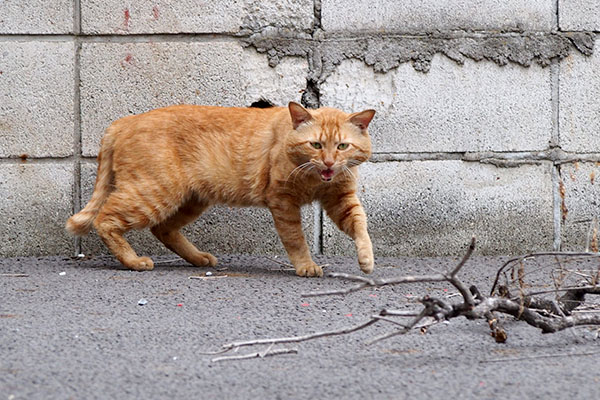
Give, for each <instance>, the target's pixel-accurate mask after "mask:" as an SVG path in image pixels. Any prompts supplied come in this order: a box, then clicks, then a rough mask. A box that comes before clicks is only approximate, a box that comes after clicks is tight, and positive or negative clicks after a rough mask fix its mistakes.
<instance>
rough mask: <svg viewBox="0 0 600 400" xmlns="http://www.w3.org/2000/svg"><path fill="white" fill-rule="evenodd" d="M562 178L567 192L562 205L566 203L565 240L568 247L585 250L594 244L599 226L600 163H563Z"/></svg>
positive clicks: (564, 214)
mask: <svg viewBox="0 0 600 400" xmlns="http://www.w3.org/2000/svg"><path fill="white" fill-rule="evenodd" d="M560 177H561V181H562V184H563V186H562V187H563V188H564V195H561V198H560V200H561V204H564V209H563V212H562V213H561V218H563V223H562V229H561V234H562V242H563V243H564V244H565V246H564V248H565V250H571V251H573V250H575V251H579V250H584V249H585V248H586V246H587V247H589V246H590V244H591V241H592V234H593V229H594V226H595V229H599V226H598V223H600V221H599V219H600V197H598V195H597V191H598V185H599V182H600V181H599V179H600V163H572V164H565V165H562V166H561V168H560ZM589 199H592V200H589ZM594 219H595V222H596V223H595V224H594Z"/></svg>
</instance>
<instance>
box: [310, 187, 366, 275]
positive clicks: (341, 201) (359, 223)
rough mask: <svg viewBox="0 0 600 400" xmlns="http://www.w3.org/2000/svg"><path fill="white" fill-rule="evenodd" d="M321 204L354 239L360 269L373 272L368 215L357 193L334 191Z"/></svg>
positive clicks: (343, 230)
mask: <svg viewBox="0 0 600 400" xmlns="http://www.w3.org/2000/svg"><path fill="white" fill-rule="evenodd" d="M321 204H322V205H323V208H324V209H325V211H326V212H327V215H328V216H329V218H331V220H332V221H333V222H334V223H335V224H336V225H337V226H338V228H340V230H341V231H342V232H344V233H346V234H347V235H348V236H350V237H351V238H352V239H353V240H354V244H355V245H356V252H357V253H358V265H359V266H360V269H361V270H362V271H363V272H364V273H366V274H370V273H371V272H373V267H374V265H375V260H374V257H373V245H372V244H371V238H370V237H369V232H368V231H367V216H366V214H365V211H364V209H363V207H362V205H361V204H360V200H358V197H357V196H356V193H355V192H354V191H350V192H343V193H342V194H339V195H338V194H337V193H333V194H330V195H327V196H325V197H324V198H323V199H322V200H321Z"/></svg>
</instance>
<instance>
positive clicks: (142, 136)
mask: <svg viewBox="0 0 600 400" xmlns="http://www.w3.org/2000/svg"><path fill="white" fill-rule="evenodd" d="M283 110H285V109H284V108H283V107H269V108H254V107H221V106H204V105H174V106H168V107H163V108H157V109H154V110H151V111H148V112H145V113H142V114H137V115H130V116H126V117H123V118H120V119H118V120H116V121H115V122H113V124H112V125H111V126H110V128H109V129H108V130H107V134H112V135H114V136H115V139H116V140H118V141H121V140H125V141H130V140H132V141H137V140H146V141H147V140H159V141H160V140H161V139H162V140H165V139H169V138H177V139H183V141H184V142H185V139H186V138H187V139H194V138H202V137H206V138H212V139H217V140H219V138H221V139H226V138H227V137H228V136H235V135H241V136H242V137H244V138H251V137H252V136H253V135H254V134H260V133H261V132H265V131H266V130H269V128H270V126H271V125H272V124H273V121H274V119H275V118H276V116H277V115H279V114H281V112H282V111H283ZM207 144H208V143H207Z"/></svg>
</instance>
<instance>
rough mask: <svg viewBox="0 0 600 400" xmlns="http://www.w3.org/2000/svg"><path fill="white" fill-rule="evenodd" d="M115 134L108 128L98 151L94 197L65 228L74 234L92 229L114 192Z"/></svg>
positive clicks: (81, 233)
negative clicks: (97, 216) (101, 209)
mask: <svg viewBox="0 0 600 400" xmlns="http://www.w3.org/2000/svg"><path fill="white" fill-rule="evenodd" d="M113 142H114V139H113V136H112V129H111V128H108V129H107V130H106V133H105V135H104V137H103V138H102V144H101V149H100V152H99V153H98V173H97V175H96V185H95V186H94V193H93V194H92V198H91V199H90V201H89V202H88V203H87V205H86V206H85V207H84V208H83V210H81V211H79V212H78V213H77V214H75V215H73V216H72V217H71V218H69V219H68V220H67V223H66V226H65V228H66V229H67V231H69V232H71V233H72V234H73V235H77V236H82V235H85V234H86V233H88V232H89V231H90V229H92V224H93V223H94V219H96V215H98V212H99V211H100V208H101V207H102V206H103V205H104V202H105V201H106V199H107V197H108V195H109V194H110V193H111V192H112V183H113V179H114V172H113V168H112V167H113Z"/></svg>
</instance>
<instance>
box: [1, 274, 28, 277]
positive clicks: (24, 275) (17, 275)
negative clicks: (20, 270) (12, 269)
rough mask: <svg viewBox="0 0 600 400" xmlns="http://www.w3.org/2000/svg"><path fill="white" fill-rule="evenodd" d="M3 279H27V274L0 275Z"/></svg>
mask: <svg viewBox="0 0 600 400" xmlns="http://www.w3.org/2000/svg"><path fill="white" fill-rule="evenodd" d="M0 276H1V277H3V278H28V277H29V274H0Z"/></svg>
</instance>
